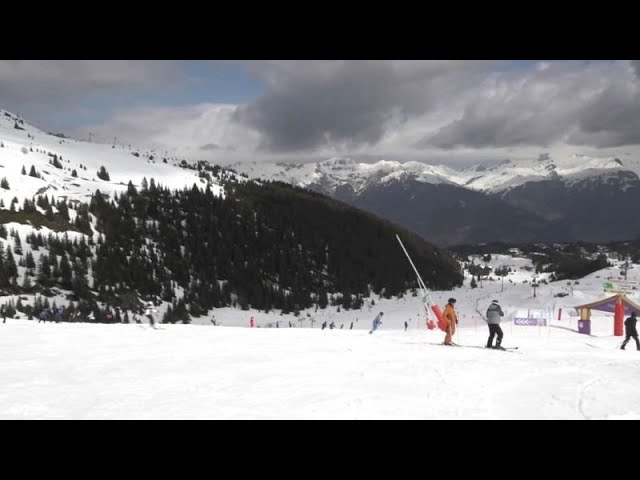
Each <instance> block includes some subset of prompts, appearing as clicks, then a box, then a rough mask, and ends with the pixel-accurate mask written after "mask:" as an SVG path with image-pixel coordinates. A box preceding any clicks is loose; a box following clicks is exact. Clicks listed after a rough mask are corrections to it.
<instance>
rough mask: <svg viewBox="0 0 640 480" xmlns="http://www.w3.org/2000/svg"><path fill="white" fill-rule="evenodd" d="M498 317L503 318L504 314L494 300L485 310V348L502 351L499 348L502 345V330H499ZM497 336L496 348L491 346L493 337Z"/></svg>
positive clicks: (501, 348)
mask: <svg viewBox="0 0 640 480" xmlns="http://www.w3.org/2000/svg"><path fill="white" fill-rule="evenodd" d="M500 317H504V312H503V311H502V308H501V307H500V304H499V303H498V300H494V301H492V302H491V305H489V308H487V320H486V321H487V325H488V326H489V339H488V340H487V348H495V349H496V350H504V348H503V347H501V346H500V344H501V343H502V336H503V333H502V329H501V328H500ZM496 335H498V339H497V340H496V346H495V347H494V346H493V337H495V336H496Z"/></svg>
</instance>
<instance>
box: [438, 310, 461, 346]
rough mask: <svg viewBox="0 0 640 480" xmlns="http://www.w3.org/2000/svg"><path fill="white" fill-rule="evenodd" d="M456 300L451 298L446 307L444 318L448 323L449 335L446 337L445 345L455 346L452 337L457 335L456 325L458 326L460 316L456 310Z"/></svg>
mask: <svg viewBox="0 0 640 480" xmlns="http://www.w3.org/2000/svg"><path fill="white" fill-rule="evenodd" d="M455 304H456V299H455V298H450V299H449V302H448V303H447V306H446V307H444V313H443V314H442V316H443V317H444V319H445V320H446V322H447V334H446V336H445V337H444V344H445V345H453V343H452V342H451V337H452V336H453V335H454V334H455V333H456V325H457V324H458V315H457V314H456V310H455V308H454V307H455Z"/></svg>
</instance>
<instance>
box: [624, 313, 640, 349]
mask: <svg viewBox="0 0 640 480" xmlns="http://www.w3.org/2000/svg"><path fill="white" fill-rule="evenodd" d="M637 321H638V319H637V318H636V312H631V316H630V317H629V318H627V319H626V320H625V321H624V329H625V334H626V337H625V339H624V342H622V345H621V346H620V350H624V347H626V346H627V343H628V342H629V340H630V339H631V337H633V339H634V340H635V341H636V348H637V349H638V350H640V341H638V330H636V322H637Z"/></svg>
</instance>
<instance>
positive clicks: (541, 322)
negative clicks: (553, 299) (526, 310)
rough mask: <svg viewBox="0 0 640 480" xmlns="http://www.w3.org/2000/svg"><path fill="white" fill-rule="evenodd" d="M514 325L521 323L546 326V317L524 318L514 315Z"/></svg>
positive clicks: (530, 325) (529, 325)
mask: <svg viewBox="0 0 640 480" xmlns="http://www.w3.org/2000/svg"><path fill="white" fill-rule="evenodd" d="M513 324H514V325H521V326H524V327H538V326H539V327H546V326H547V319H546V318H524V317H514V319H513Z"/></svg>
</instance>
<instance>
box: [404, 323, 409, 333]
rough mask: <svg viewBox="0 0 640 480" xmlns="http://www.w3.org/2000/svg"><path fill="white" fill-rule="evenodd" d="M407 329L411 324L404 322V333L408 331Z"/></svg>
mask: <svg viewBox="0 0 640 480" xmlns="http://www.w3.org/2000/svg"><path fill="white" fill-rule="evenodd" d="M407 328H409V322H407V321H406V320H405V321H404V331H405V332H406V331H407Z"/></svg>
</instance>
